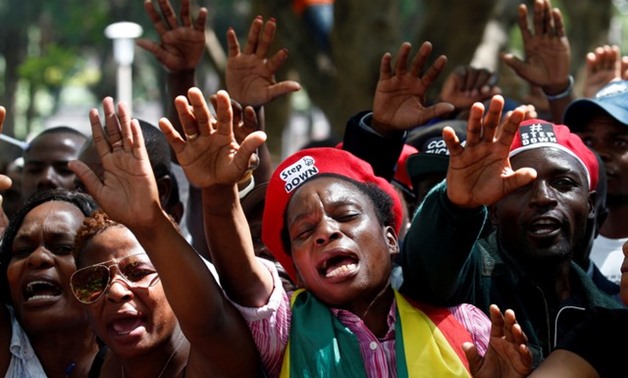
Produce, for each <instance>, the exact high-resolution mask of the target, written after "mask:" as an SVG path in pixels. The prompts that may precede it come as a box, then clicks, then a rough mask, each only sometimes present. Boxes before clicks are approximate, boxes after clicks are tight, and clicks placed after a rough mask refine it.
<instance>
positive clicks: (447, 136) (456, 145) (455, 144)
mask: <svg viewBox="0 0 628 378" xmlns="http://www.w3.org/2000/svg"><path fill="white" fill-rule="evenodd" d="M442 136H443V140H444V141H445V145H446V146H447V149H448V150H449V155H450V156H452V157H454V156H458V155H460V154H461V153H462V151H463V150H464V148H463V147H462V144H461V143H460V138H458V136H457V135H456V132H455V131H454V129H453V128H451V127H450V126H445V127H444V128H443V133H442Z"/></svg>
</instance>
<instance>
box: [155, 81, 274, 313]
mask: <svg viewBox="0 0 628 378" xmlns="http://www.w3.org/2000/svg"><path fill="white" fill-rule="evenodd" d="M175 104H176V107H177V110H178V112H179V117H180V121H181V124H182V125H183V130H184V131H185V133H186V134H187V135H188V137H187V141H185V140H183V138H181V136H180V135H179V134H178V133H177V132H176V130H174V128H173V127H172V125H171V124H170V122H169V121H168V120H167V119H165V118H162V119H161V120H160V122H159V125H160V127H161V129H162V131H163V132H164V134H165V135H166V137H167V138H168V141H169V143H170V145H171V146H172V148H173V150H174V151H175V153H176V154H177V157H178V160H179V162H180V164H181V167H182V168H183V170H184V171H185V174H186V175H187V177H188V179H189V180H190V182H191V183H192V184H193V185H195V186H197V187H199V188H202V193H203V214H204V223H205V231H206V234H207V236H208V237H207V239H208V241H209V245H210V250H211V253H212V259H213V262H214V265H215V266H216V269H217V270H218V274H219V276H220V281H221V284H222V286H223V288H224V290H225V292H226V293H227V294H228V295H229V297H230V298H231V299H233V300H234V301H235V302H236V303H239V304H241V305H244V306H251V307H257V306H261V305H263V304H265V303H266V302H267V300H268V297H269V296H270V293H271V291H272V289H273V282H272V277H271V275H270V272H269V271H268V269H266V268H265V267H264V266H263V265H262V264H261V263H260V262H259V261H257V260H256V259H255V254H254V251H253V242H252V240H251V234H250V231H249V228H248V223H247V221H246V217H245V216H244V212H243V211H242V207H241V205H240V201H239V198H238V190H237V182H238V181H239V180H240V179H241V177H242V176H243V175H244V174H245V172H246V171H247V170H248V169H249V162H250V156H251V155H252V154H253V152H254V151H255V150H256V149H257V148H258V147H259V146H260V145H261V144H262V143H264V141H265V139H266V135H265V134H264V133H263V132H261V131H256V132H253V133H251V134H249V135H248V136H247V137H246V138H245V139H244V140H243V141H242V144H238V143H237V142H236V141H235V137H234V134H233V124H232V122H233V120H232V117H233V114H232V108H231V102H230V99H229V95H228V94H227V92H225V91H219V92H218V94H217V96H216V104H217V113H216V118H214V117H213V116H212V115H211V114H210V112H209V108H208V106H207V103H206V101H205V99H204V97H203V94H202V93H201V91H200V90H198V89H197V88H192V89H190V90H189V91H188V96H187V98H186V97H183V96H180V97H178V98H177V100H176V102H175Z"/></svg>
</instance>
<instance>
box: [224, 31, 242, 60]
mask: <svg viewBox="0 0 628 378" xmlns="http://www.w3.org/2000/svg"><path fill="white" fill-rule="evenodd" d="M227 54H228V55H229V57H230V58H233V57H235V56H238V54H240V42H238V36H237V35H236V32H235V30H233V28H232V27H229V29H227Z"/></svg>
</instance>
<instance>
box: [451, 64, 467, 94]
mask: <svg viewBox="0 0 628 378" xmlns="http://www.w3.org/2000/svg"><path fill="white" fill-rule="evenodd" d="M451 76H453V79H454V82H455V84H456V85H455V89H456V91H459V92H462V91H464V90H465V88H466V83H465V80H466V76H467V66H465V65H459V66H457V67H456V68H454V70H453V71H452V73H451Z"/></svg>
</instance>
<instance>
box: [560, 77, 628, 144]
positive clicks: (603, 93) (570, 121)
mask: <svg viewBox="0 0 628 378" xmlns="http://www.w3.org/2000/svg"><path fill="white" fill-rule="evenodd" d="M600 110H601V111H604V112H605V113H607V114H608V115H609V116H611V117H612V118H614V119H615V120H617V121H618V122H620V123H621V124H624V125H626V126H628V81H626V80H617V81H611V82H610V83H608V84H606V86H604V87H603V88H602V89H600V90H599V91H598V92H597V93H596V94H595V97H593V98H582V99H579V100H576V101H574V102H572V103H571V104H570V105H569V106H568V107H567V110H566V111H565V117H564V122H563V123H564V124H565V125H567V126H568V127H569V129H570V130H572V131H574V132H578V131H581V130H582V129H583V128H584V126H585V125H586V123H587V122H588V121H589V119H590V118H591V114H592V113H594V112H596V111H598V112H599V111H600Z"/></svg>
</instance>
